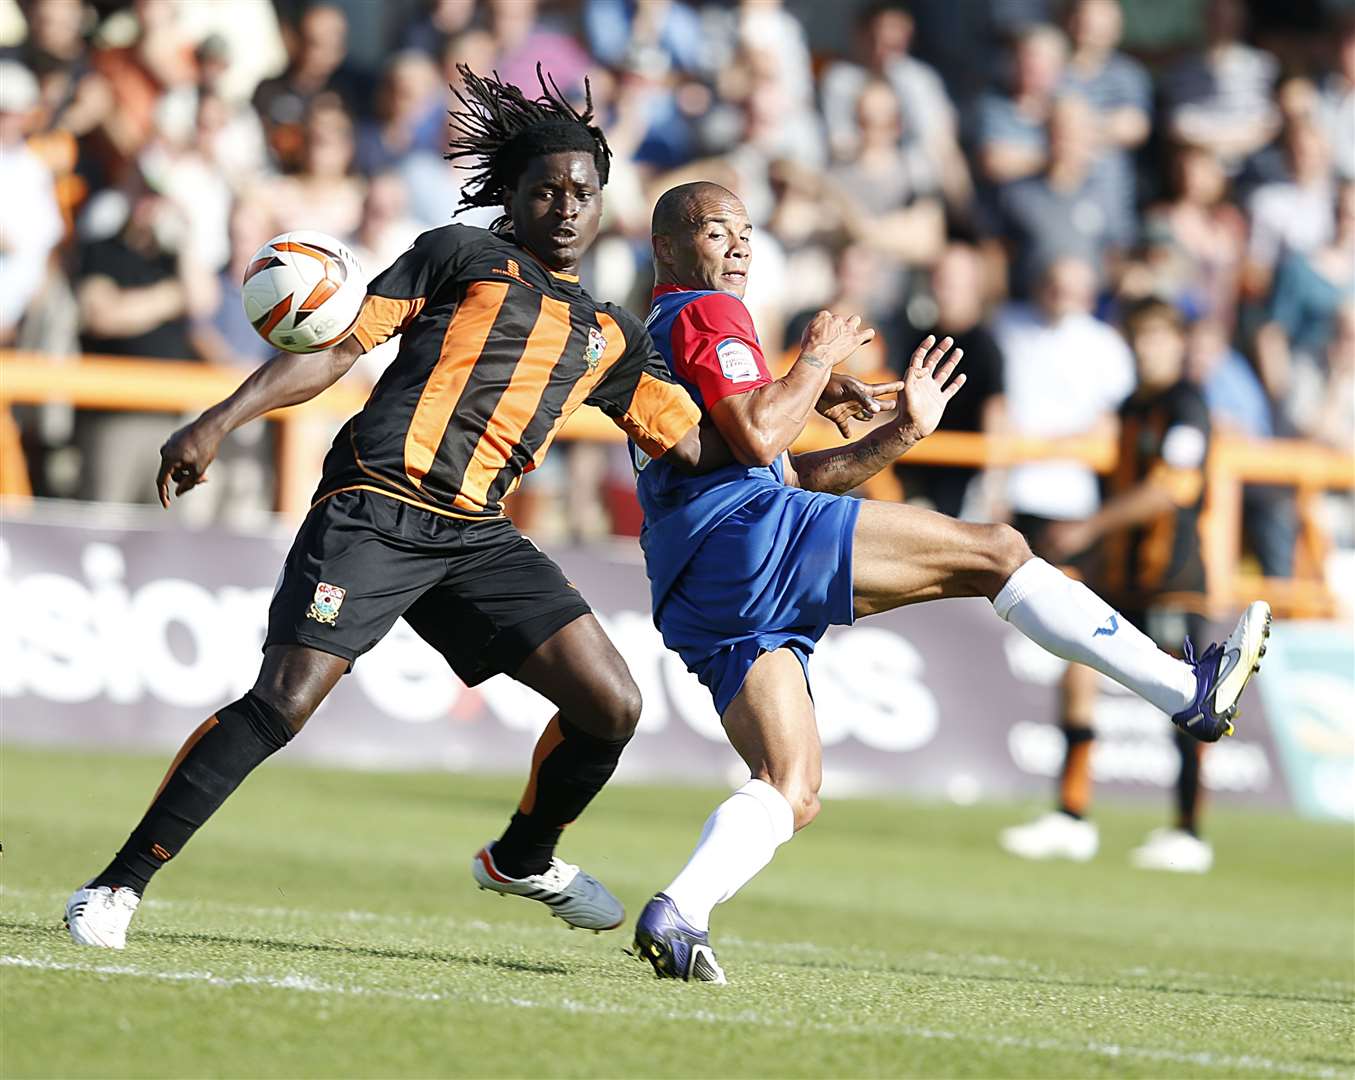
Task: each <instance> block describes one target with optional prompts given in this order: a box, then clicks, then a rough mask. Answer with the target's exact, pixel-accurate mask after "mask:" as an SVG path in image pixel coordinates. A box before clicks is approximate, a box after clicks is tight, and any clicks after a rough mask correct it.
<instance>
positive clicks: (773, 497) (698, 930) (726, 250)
mask: <svg viewBox="0 0 1355 1080" xmlns="http://www.w3.org/2000/svg"><path fill="white" fill-rule="evenodd" d="M751 232H752V229H751V225H750V224H749V221H748V215H747V213H746V211H745V210H744V207H743V204H742V203H741V202H740V201H739V199H738V198H737V197H736V196H735V195H733V194H732V193H730V192H729V191H726V190H725V189H724V188H722V187H719V186H718V185H715V184H709V183H696V184H685V185H683V186H681V187H678V188H674V189H673V190H671V191H669V192H667V193H665V194H664V196H663V197H662V198H661V199H660V200H659V203H658V205H657V206H656V207H655V210H654V223H653V242H654V261H655V268H656V278H655V280H656V285H655V289H654V304H653V309H652V310H651V312H650V315H649V319H648V322H647V326H648V328H649V332H650V334H651V336H652V337H653V339H654V342H655V345H656V347H657V348H658V350H659V352H660V353H661V354H662V355H663V356H664V359H665V360H666V361H667V363H668V366H669V369H670V370H671V372H672V374H673V376H674V377H675V378H676V380H677V381H678V382H679V383H681V384H682V385H684V386H686V387H687V389H688V390H689V391H690V392H691V394H692V396H693V398H694V399H695V400H696V401H697V403H698V404H699V405H700V406H701V409H702V411H703V413H705V414H706V415H707V416H709V418H710V419H711V421H713V423H714V424H715V426H716V427H718V429H719V431H720V433H721V434H722V435H723V436H724V438H725V441H726V442H728V443H729V446H730V448H731V450H732V451H733V453H734V456H735V458H737V459H738V460H737V462H736V463H735V464H732V465H728V466H725V467H724V468H721V469H717V470H715V471H713V472H710V473H707V474H705V475H703V476H689V475H687V474H684V473H682V472H680V471H679V470H677V469H674V468H672V467H671V465H669V464H668V463H667V462H665V461H664V460H662V459H660V460H653V461H651V460H649V459H648V458H647V457H646V456H645V455H644V454H643V453H642V452H640V451H639V450H636V451H635V465H636V468H637V470H638V478H637V485H638V489H639V496H640V502H641V505H642V506H643V508H644V512H645V527H644V532H643V533H642V535H641V538H640V542H641V546H642V547H643V548H644V553H645V565H646V569H647V571H648V574H649V579H650V585H651V590H652V595H653V607H654V619H655V622H656V624H657V625H658V627H659V630H660V631H661V632H662V634H663V639H664V642H665V644H667V645H668V647H669V648H671V649H673V650H674V651H676V652H677V653H678V654H679V655H680V656H681V657H682V659H683V661H684V662H685V663H686V665H687V667H688V668H689V669H690V670H691V671H693V672H694V673H695V674H696V675H697V676H698V677H699V678H700V679H701V681H702V682H703V683H704V684H705V685H706V687H707V688H708V689H709V690H710V692H711V695H712V697H713V698H714V699H715V707H716V709H717V711H718V712H719V713H720V716H721V720H722V722H723V724H724V728H725V731H726V732H727V733H728V736H729V740H730V742H731V743H732V745H733V746H734V748H735V750H737V751H738V753H739V755H740V756H741V757H742V758H743V759H744V761H745V762H746V763H747V765H748V768H749V771H750V774H751V775H750V778H749V780H748V782H747V783H746V784H744V785H743V786H742V787H740V788H739V789H738V790H737V791H735V792H734V794H733V795H731V796H730V797H729V798H728V799H726V800H725V802H723V803H722V804H721V805H720V806H719V807H717V808H716V810H715V812H714V813H713V814H711V816H710V818H709V819H708V820H707V821H706V825H705V828H704V829H703V830H702V832H701V838H700V840H699V842H698V843H697V846H696V850H695V851H694V852H693V853H692V856H691V858H690V859H689V860H688V862H687V865H686V866H685V867H684V868H683V869H682V871H681V872H680V873H679V874H678V875H677V877H676V878H674V879H673V881H672V883H671V884H670V885H668V886H667V887H666V888H665V889H664V890H663V891H662V892H660V893H658V894H657V895H656V896H655V897H654V898H653V899H652V900H651V901H650V902H649V904H648V905H647V906H646V907H645V909H644V911H643V912H642V913H641V915H640V918H639V920H638V921H637V924H636V929H635V949H636V952H637V953H638V954H639V955H640V956H641V957H643V958H645V959H647V960H649V961H650V963H651V964H652V965H653V966H654V970H655V971H656V972H657V973H658V974H659V975H660V976H661V977H670V978H681V979H691V980H699V981H705V982H723V981H724V972H723V971H722V970H721V968H720V965H719V963H718V962H717V960H716V958H715V953H714V951H713V950H712V949H711V946H710V936H709V920H710V913H711V910H712V909H713V908H714V907H715V905H716V904H719V903H722V902H723V901H725V900H728V899H729V898H730V897H731V896H733V895H734V894H735V893H736V892H738V890H739V889H740V888H741V887H742V886H743V885H744V884H745V883H747V882H748V881H749V880H751V879H752V877H753V876H754V875H755V874H757V872H758V871H759V870H761V869H762V868H763V867H764V866H766V865H767V863H768V862H770V861H771V858H772V855H773V854H774V853H775V851H776V849H777V847H778V846H779V845H781V844H783V843H784V842H785V841H787V840H789V839H790V838H791V836H792V835H793V834H794V832H795V831H796V830H797V829H801V828H803V827H804V826H805V825H808V824H809V823H810V822H811V821H812V820H813V819H814V817H815V815H817V813H818V811H819V800H818V789H819V782H820V777H821V750H820V744H819V737H818V730H817V726H816V721H815V716H814V702H813V698H812V697H811V695H810V690H809V685H808V680H807V666H806V663H807V659H808V656H809V654H810V653H811V652H812V651H813V649H814V645H815V643H816V642H817V641H818V640H819V638H821V637H822V636H823V634H824V632H825V631H826V630H827V629H828V627H829V626H832V625H840V626H847V625H851V623H852V622H853V621H854V620H855V619H857V618H858V617H860V616H862V615H871V614H875V613H876V612H880V611H887V610H889V609H891V608H896V607H900V606H902V605H904V604H915V603H919V602H922V601H926V600H940V599H944V598H946V597H953V596H985V597H987V598H988V599H989V600H991V601H992V603H993V607H994V609H995V610H996V611H997V614H998V615H999V616H1000V617H1001V618H1003V619H1005V620H1006V621H1007V622H1009V623H1011V624H1012V625H1013V626H1015V627H1016V628H1017V629H1018V630H1020V631H1021V632H1022V633H1023V634H1025V635H1026V636H1027V637H1029V638H1030V639H1031V640H1032V641H1035V642H1036V643H1037V644H1039V645H1041V646H1043V647H1044V648H1045V649H1047V650H1049V651H1050V652H1051V653H1054V654H1055V655H1057V656H1060V657H1062V658H1063V659H1065V660H1069V661H1074V662H1077V663H1081V664H1086V665H1087V666H1089V667H1092V668H1095V669H1096V670H1097V671H1100V672H1102V673H1104V674H1106V675H1108V676H1110V677H1111V678H1112V679H1115V680H1116V681H1117V682H1119V683H1120V684H1121V685H1123V686H1125V687H1127V688H1128V689H1130V690H1132V691H1134V692H1135V693H1137V694H1139V695H1140V696H1141V697H1143V698H1144V699H1146V700H1147V701H1149V702H1151V703H1152V704H1153V705H1155V706H1157V707H1158V708H1159V709H1161V710H1162V711H1163V712H1165V713H1167V715H1169V716H1170V717H1171V718H1172V721H1173V722H1174V723H1175V724H1176V725H1177V726H1178V727H1180V728H1182V729H1183V730H1185V731H1187V732H1189V733H1190V734H1191V735H1193V736H1194V737H1195V738H1197V739H1200V740H1202V741H1205V742H1212V741H1214V740H1216V739H1218V738H1220V737H1222V736H1223V735H1227V734H1229V733H1231V731H1232V727H1233V725H1232V719H1233V717H1234V716H1235V715H1236V712H1237V702H1238V698H1239V697H1240V695H1241V693H1242V690H1243V688H1244V687H1245V686H1246V684H1247V682H1248V681H1249V680H1250V679H1251V676H1252V674H1253V672H1254V671H1256V670H1257V666H1258V664H1259V662H1260V657H1261V654H1262V653H1263V651H1264V642H1265V638H1266V635H1267V633H1268V632H1269V625H1270V609H1269V607H1268V606H1267V605H1266V604H1264V603H1261V602H1257V603H1253V604H1252V605H1251V606H1250V607H1249V608H1248V609H1247V611H1246V613H1245V614H1244V615H1243V616H1242V618H1241V619H1240V620H1239V622H1238V623H1237V626H1236V627H1235V628H1234V630H1233V632H1232V634H1231V635H1230V636H1229V637H1228V639H1227V640H1226V641H1225V642H1223V643H1222V644H1221V645H1219V644H1214V645H1211V646H1209V648H1207V649H1206V650H1204V652H1202V653H1201V654H1200V655H1199V656H1198V658H1195V659H1194V660H1193V662H1189V663H1188V662H1184V661H1181V660H1178V659H1175V658H1174V657H1172V656H1170V655H1168V654H1167V653H1166V652H1163V651H1162V650H1160V649H1159V648H1158V647H1157V646H1156V645H1155V644H1154V643H1153V642H1152V641H1151V640H1150V639H1149V638H1148V637H1146V636H1145V635H1144V634H1142V633H1141V632H1140V631H1138V630H1137V629H1135V628H1134V627H1133V626H1132V625H1131V624H1130V623H1129V622H1128V621H1127V620H1126V619H1124V618H1123V617H1121V616H1120V615H1119V614H1118V613H1117V612H1116V611H1115V610H1114V609H1113V608H1111V607H1110V606H1109V605H1108V604H1106V603H1105V601H1103V600H1102V599H1100V597H1098V596H1097V595H1096V594H1095V593H1093V592H1092V591H1091V590H1090V589H1088V588H1087V587H1086V586H1085V585H1083V584H1081V583H1080V582H1077V581H1074V580H1072V579H1071V578H1069V577H1066V576H1065V575H1064V574H1063V573H1061V572H1060V571H1058V570H1057V569H1055V568H1054V567H1053V566H1051V565H1049V564H1048V563H1046V562H1045V561H1044V560H1042V559H1037V558H1035V557H1034V556H1032V554H1031V551H1030V549H1029V547H1027V546H1026V542H1025V540H1023V539H1022V537H1021V535H1020V534H1019V533H1018V532H1016V530H1015V529H1012V528H1010V527H1009V526H1007V525H991V524H971V523H967V522H961V521H956V520H955V519H954V518H949V517H946V516H945V515H943V514H937V513H933V512H931V511H927V510H922V509H919V508H917V507H912V506H904V505H900V504H895V503H881V502H870V501H864V500H859V499H854V498H848V497H845V493H846V492H848V491H851V490H853V489H854V488H856V487H857V486H859V485H860V484H861V483H862V482H863V481H865V480H866V479H867V478H868V477H870V476H872V475H873V474H874V473H876V472H877V471H879V470H880V469H882V468H884V467H886V466H887V465H889V464H891V463H892V462H893V461H895V460H896V459H897V458H898V457H899V456H900V455H901V454H903V453H905V452H907V450H908V449H909V448H910V447H911V446H913V445H914V444H916V443H917V442H918V441H919V440H920V439H922V438H924V437H925V436H927V435H928V434H930V433H931V432H932V431H933V430H935V428H936V425H937V422H938V421H939V420H940V418H941V414H942V411H943V410H944V409H945V407H946V403H947V402H948V401H949V400H950V398H951V397H953V396H954V395H955V393H956V392H957V391H958V390H959V389H960V387H961V385H962V384H963V382H964V376H963V375H954V372H955V368H956V365H957V363H958V362H959V360H960V355H959V353H958V352H956V353H953V354H951V355H949V356H947V353H948V351H949V349H950V346H951V342H950V340H949V339H944V340H942V341H941V342H940V343H939V344H937V343H934V341H933V339H931V338H927V339H926V340H925V341H923V342H922V344H921V345H920V346H919V347H918V349H917V351H916V352H915V353H914V354H913V357H912V361H911V363H910V365H909V367H908V370H907V371H906V373H905V375H904V379H903V381H902V385H901V386H900V385H899V384H893V386H895V387H897V390H896V392H897V398H896V399H895V401H894V402H893V403H892V405H891V406H890V407H891V408H892V409H893V411H894V416H893V417H892V418H890V419H889V420H888V422H887V423H884V424H882V425H881V426H879V427H877V428H875V429H874V430H872V431H871V432H870V433H869V434H867V435H865V436H864V437H863V438H861V439H859V440H857V441H856V442H854V443H851V444H849V445H847V446H844V447H840V448H836V449H830V450H820V451H817V452H815V453H810V454H790V453H788V452H787V447H789V446H790V444H791V443H792V442H793V441H794V440H795V438H796V437H797V436H798V435H799V434H800V432H801V430H802V429H803V427H804V424H805V421H806V420H807V419H808V417H809V413H810V410H811V409H813V408H815V407H816V406H818V407H819V408H820V409H824V408H825V406H826V405H831V404H832V403H833V400H834V397H835V396H836V397H839V398H840V397H842V396H843V395H844V391H843V389H842V380H835V379H834V377H833V368H834V366H835V365H836V364H839V363H841V362H842V361H843V360H845V359H846V358H847V357H848V356H850V355H851V353H852V352H854V351H855V350H856V349H857V348H859V347H860V346H861V345H862V344H864V343H865V342H866V341H869V340H870V338H871V336H872V332H871V331H869V330H862V329H861V328H860V324H859V320H858V319H857V318H856V317H855V316H853V317H852V318H850V319H843V318H840V317H836V316H832V315H830V314H828V313H827V312H820V313H819V315H818V316H816V317H815V319H814V321H813V322H812V323H811V324H810V327H809V329H808V330H807V331H806V333H805V337H804V340H803V342H802V348H801V352H800V355H799V357H798V358H797V360H796V361H795V363H794V365H792V367H791V369H790V371H789V372H788V373H787V374H786V375H785V376H783V377H782V378H780V379H773V378H772V377H771V375H770V373H769V372H768V370H767V365H766V362H765V361H764V359H763V356H762V352H761V350H760V348H759V347H758V340H757V334H756V333H755V331H754V329H753V325H752V321H751V320H750V318H749V316H748V312H747V309H746V308H745V307H744V305H743V301H742V299H741V297H742V295H743V291H744V286H745V284H746V283H747V280H748V271H749V263H750V258H751V248H750V237H751ZM933 345H935V347H933ZM953 375H954V377H953V378H952V376H953ZM1050 392H1051V393H1057V392H1058V389H1057V387H1051V388H1050ZM878 394H879V391H878V390H877V396H878ZM825 395H826V396H825ZM845 396H846V397H847V398H848V399H849V400H848V401H847V402H846V404H847V406H848V408H852V407H854V406H853V404H852V402H851V400H850V397H851V395H850V394H849V393H848V394H846V395H845ZM855 407H856V408H857V409H858V413H859V412H867V411H878V410H880V409H882V408H884V407H885V406H884V404H883V403H882V402H881V401H880V400H877V398H876V397H872V396H870V395H869V394H867V395H866V397H865V398H863V399H862V400H861V401H860V402H858V403H857V406H855Z"/></svg>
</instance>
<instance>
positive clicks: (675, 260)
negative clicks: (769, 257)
mask: <svg viewBox="0 0 1355 1080" xmlns="http://www.w3.org/2000/svg"><path fill="white" fill-rule="evenodd" d="M752 229H753V226H752V223H751V222H750V221H749V220H748V211H747V210H746V209H744V205H743V202H742V201H741V200H740V199H739V197H738V196H737V195H735V194H734V193H733V192H732V191H730V190H729V189H728V188H724V187H721V186H720V185H719V184H713V183H711V182H710V181H709V180H697V181H695V182H694V183H690V184H680V185H678V186H677V187H675V188H670V189H669V190H668V191H665V192H664V193H663V194H662V195H661V196H660V197H659V201H658V202H657V203H656V204H655V205H654V217H653V225H652V228H651V232H652V233H653V236H652V239H653V243H654V264H655V281H656V282H657V283H658V284H668V285H678V286H681V287H682V288H684V289H712V290H719V291H721V292H731V293H734V294H735V295H736V296H742V295H743V290H744V286H745V285H746V283H747V280H748V262H749V260H750V258H751V257H752V252H751V251H750V250H749V247H748V241H749V236H750V234H751V233H752Z"/></svg>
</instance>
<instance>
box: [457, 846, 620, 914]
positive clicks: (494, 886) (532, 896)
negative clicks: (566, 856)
mask: <svg viewBox="0 0 1355 1080" xmlns="http://www.w3.org/2000/svg"><path fill="white" fill-rule="evenodd" d="M493 846H494V845H493V844H486V845H485V846H484V847H482V848H481V849H480V850H479V851H477V852H476V853H475V858H473V859H472V860H471V861H470V872H471V876H472V877H473V878H475V883H476V884H477V885H479V886H480V888H482V889H488V890H490V891H491V892H496V893H500V894H501V895H504V896H525V897H527V899H529V900H540V901H541V903H543V904H545V905H546V906H547V907H548V908H550V909H551V910H550V913H551V914H552V915H554V916H555V917H556V918H557V919H561V920H563V921H564V922H566V923H568V924H569V925H570V926H578V927H581V928H582V929H584V930H592V931H593V932H595V933H597V932H600V931H603V930H615V929H616V928H617V927H618V926H620V925H621V924H622V923H623V922H625V921H626V909H625V908H624V907H622V906H621V901H620V900H618V899H617V898H616V897H615V896H613V895H612V894H611V893H610V892H609V891H608V889H607V886H606V885H604V884H602V882H600V881H598V879H597V878H595V877H593V876H592V875H591V874H586V873H584V872H583V871H582V870H580V869H579V868H578V867H577V866H575V865H573V864H572V863H567V862H564V861H563V860H561V859H551V861H550V866H549V867H547V868H546V870H545V872H544V873H541V874H532V875H530V876H528V877H525V878H511V877H509V876H508V875H507V874H505V873H503V872H502V871H501V870H499V868H498V867H497V866H495V865H494V856H493V854H492V853H491V851H490V849H491V848H493Z"/></svg>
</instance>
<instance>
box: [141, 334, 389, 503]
mask: <svg viewBox="0 0 1355 1080" xmlns="http://www.w3.org/2000/svg"><path fill="white" fill-rule="evenodd" d="M362 353H363V348H362V346H361V345H360V344H359V343H358V340H357V338H356V337H353V336H349V337H347V338H344V340H343V341H341V342H339V344H337V345H335V346H334V347H333V348H332V349H325V350H324V351H323V352H316V353H287V352H283V353H278V354H277V355H276V356H274V357H273V358H272V359H271V360H269V361H267V362H266V363H265V364H263V366H261V367H259V368H258V369H257V370H256V371H255V372H254V373H253V374H252V375H250V377H249V378H247V379H246V380H245V381H244V382H243V383H241V384H240V387H239V389H237V390H236V391H235V393H233V394H232V395H231V396H230V397H228V398H226V400H225V401H221V402H218V403H217V404H215V405H213V406H212V407H211V408H210V409H208V410H207V411H206V412H204V413H203V414H202V415H201V416H199V417H198V418H197V419H196V420H194V421H193V422H192V423H191V424H186V425H185V426H184V427H181V428H180V429H179V430H178V431H176V432H175V433H174V434H173V435H171V436H170V437H169V438H168V439H166V440H165V444H164V446H162V447H160V473H159V475H158V476H157V477H156V489H157V490H158V491H159V493H160V504H161V505H162V506H164V507H166V508H168V507H169V487H170V483H171V482H172V483H173V484H174V494H175V495H182V494H184V493H185V492H186V491H189V490H191V489H192V488H195V487H197V486H198V485H199V484H201V483H202V482H203V480H204V478H205V477H206V474H207V466H208V465H210V464H211V463H212V461H213V460H214V459H215V458H216V453H217V450H218V448H219V447H220V446H221V440H222V439H224V438H225V437H226V436H227V435H229V434H230V433H231V432H232V431H234V430H235V429H236V428H238V427H241V426H243V425H244V424H247V423H249V422H250V421H251V420H253V419H255V418H256V417H259V416H263V415H264V414H265V413H268V412H272V411H273V410H274V409H284V408H286V407H287V406H288V405H299V404H301V402H303V401H309V400H310V399H311V398H313V397H315V396H316V395H317V394H319V393H320V392H321V391H323V390H327V389H328V388H329V387H331V386H333V385H334V384H335V383H336V382H338V381H339V379H340V378H342V377H343V375H344V373H345V372H347V371H348V369H349V368H351V367H352V366H353V364H354V362H355V361H356V360H357V358H358V357H359V356H361V355H362Z"/></svg>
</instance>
